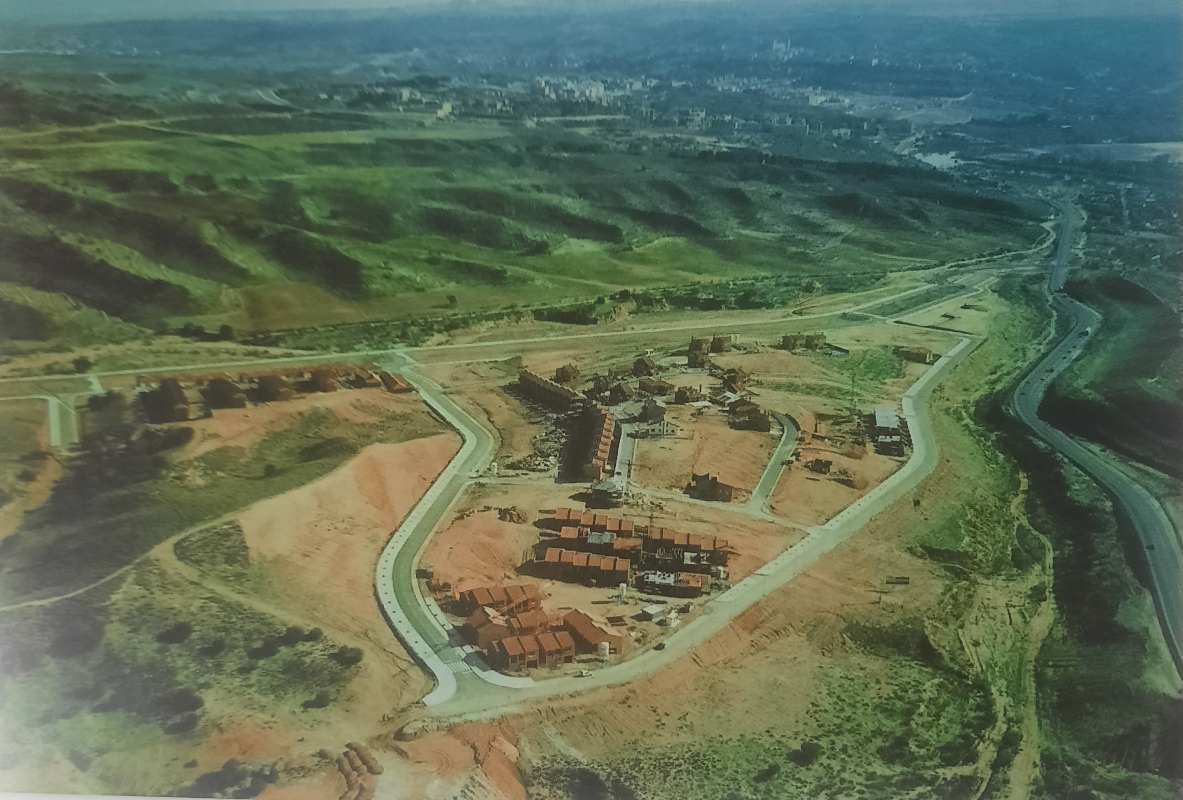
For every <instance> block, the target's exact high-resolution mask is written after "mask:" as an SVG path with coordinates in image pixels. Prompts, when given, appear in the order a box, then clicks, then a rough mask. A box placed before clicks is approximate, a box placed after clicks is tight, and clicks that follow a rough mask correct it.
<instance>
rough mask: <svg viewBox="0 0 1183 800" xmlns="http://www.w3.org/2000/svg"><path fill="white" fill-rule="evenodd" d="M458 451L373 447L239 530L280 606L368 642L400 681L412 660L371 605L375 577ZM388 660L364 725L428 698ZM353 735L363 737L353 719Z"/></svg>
mask: <svg viewBox="0 0 1183 800" xmlns="http://www.w3.org/2000/svg"><path fill="white" fill-rule="evenodd" d="M458 449H459V441H458V439H457V437H456V436H455V435H453V434H441V435H437V436H431V437H427V438H424V439H415V440H412V441H408V442H402V443H399V444H375V445H370V446H369V447H367V448H365V449H364V450H363V451H362V452H361V453H360V454H358V456H357V457H355V458H354V459H353V460H352V461H350V462H349V463H348V464H346V465H345V466H344V467H342V468H340V469H338V470H337V471H335V472H333V473H332V474H330V475H328V476H326V477H324V478H322V479H321V480H319V481H316V482H314V483H311V484H309V485H307V486H303V487H301V488H299V489H296V490H294V491H291V492H288V493H287V494H284V495H281V496H279V497H275V498H271V499H269V500H265V501H263V502H261V503H258V504H256V505H255V506H253V507H251V508H250V509H248V510H247V511H246V512H244V513H243V514H242V515H241V516H240V517H239V522H240V523H241V525H242V529H243V534H244V537H245V539H246V543H247V547H248V549H249V552H250V556H251V559H252V561H254V560H256V559H257V560H258V561H259V562H260V563H262V564H263V565H265V568H266V571H267V573H268V575H269V577H272V578H274V580H270V581H269V587H271V588H272V592H273V593H274V599H275V601H276V602H277V603H279V604H281V605H282V606H284V607H286V608H290V609H292V610H293V611H295V612H298V613H301V614H303V615H305V616H307V617H309V618H311V619H313V620H316V621H317V622H318V623H319V624H320V625H322V626H323V627H324V628H325V629H326V630H328V631H340V632H344V633H347V634H348V635H350V636H351V637H354V638H358V639H361V640H364V641H366V642H369V643H370V644H371V645H372V647H373V649H374V650H376V651H379V652H382V653H385V654H388V658H394V659H396V660H397V661H398V662H400V671H401V667H402V666H403V664H404V663H405V661H406V660H407V659H408V656H407V655H406V653H405V652H404V651H403V650H402V648H401V647H400V646H399V645H398V643H397V641H396V640H395V639H394V638H393V637H392V636H391V634H390V629H389V627H388V626H387V624H386V622H385V620H384V619H383V617H382V612H381V609H379V607H378V603H377V600H376V599H375V598H374V593H373V581H374V567H375V564H376V563H377V560H378V554H379V552H380V551H381V549H382V547H383V546H384V545H385V543H386V541H387V539H389V537H390V534H391V532H392V531H393V530H394V529H395V528H396V527H397V526H398V524H399V522H400V521H401V520H402V518H403V517H404V516H405V515H406V514H407V512H408V511H409V510H410V509H411V507H412V506H413V505H414V503H415V502H416V501H417V500H418V499H419V497H421V496H422V494H423V492H425V491H426V490H427V488H428V487H429V486H430V485H431V483H432V481H433V480H434V479H435V477H436V475H438V474H439V472H440V471H441V470H442V469H443V468H444V466H445V465H446V464H447V463H448V461H449V460H450V459H451V457H452V456H453V455H454V454H455V453H456V451H457V450H458ZM386 660H387V659H382V661H379V662H377V663H373V664H372V665H371V669H373V670H374V671H376V672H389V673H390V674H389V675H387V676H385V679H384V680H383V681H381V683H387V685H386V686H385V687H383V688H384V689H385V691H384V692H382V693H381V694H372V695H370V696H369V697H368V698H366V699H365V700H363V702H362V704H361V705H362V707H364V708H365V709H367V716H373V715H375V714H378V713H381V711H383V710H389V709H390V708H392V707H395V706H398V705H405V704H406V703H407V702H410V701H411V700H412V699H413V696H414V694H415V693H416V692H418V691H420V690H421V689H422V688H423V687H422V685H421V681H414V682H413V684H414V685H405V683H404V685H396V684H395V683H389V682H390V681H396V679H399V678H400V676H399V675H398V674H397V672H395V670H393V669H392V667H391V665H390V664H388V663H382V662H383V661H386ZM402 680H405V679H402ZM400 682H401V681H400ZM378 698H381V701H380V702H376V700H377V699H378ZM357 710H359V711H360V710H361V709H357ZM350 727H351V729H354V730H356V729H357V720H356V719H354V720H351V723H350Z"/></svg>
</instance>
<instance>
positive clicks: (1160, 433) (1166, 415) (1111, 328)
mask: <svg viewBox="0 0 1183 800" xmlns="http://www.w3.org/2000/svg"><path fill="white" fill-rule="evenodd" d="M1069 291H1070V292H1071V293H1072V294H1073V295H1074V296H1075V297H1076V298H1077V299H1079V300H1081V301H1082V302H1085V303H1088V304H1090V305H1093V306H1095V307H1096V308H1097V309H1098V310H1100V311H1101V312H1102V314H1104V321H1103V322H1102V324H1101V326H1100V329H1099V330H1097V331H1094V334H1093V336H1092V338H1091V340H1090V344H1089V348H1088V350H1087V351H1086V354H1085V356H1084V357H1083V358H1082V359H1079V362H1078V364H1077V365H1074V366H1073V367H1070V368H1069V369H1068V370H1067V371H1066V372H1065V373H1064V374H1063V375H1062V376H1061V377H1060V378H1059V379H1058V380H1057V381H1056V382H1055V383H1054V384H1053V385H1052V390H1051V391H1050V392H1048V395H1047V398H1046V399H1045V400H1044V403H1043V405H1042V406H1041V408H1040V413H1041V414H1042V415H1043V416H1044V417H1046V418H1047V419H1049V420H1051V421H1052V422H1054V424H1055V425H1056V426H1057V427H1059V428H1061V429H1064V430H1067V431H1070V432H1072V433H1075V434H1077V435H1080V436H1084V437H1086V438H1089V439H1092V440H1094V441H1097V442H1099V443H1101V444H1104V445H1105V446H1106V447H1109V448H1111V449H1113V450H1115V451H1116V452H1118V453H1122V454H1123V455H1126V456H1129V457H1130V458H1133V459H1135V460H1137V461H1141V462H1142V463H1145V464H1147V465H1149V466H1152V467H1154V468H1155V469H1158V470H1161V471H1162V472H1165V473H1167V474H1168V475H1171V476H1173V477H1175V478H1183V450H1181V448H1180V447H1179V442H1181V441H1183V376H1181V375H1180V373H1179V370H1178V359H1179V355H1180V353H1183V327H1181V325H1180V320H1179V316H1178V314H1176V313H1175V312H1174V311H1173V310H1172V309H1171V308H1170V307H1168V306H1167V305H1166V304H1164V303H1163V302H1162V301H1160V300H1159V299H1158V298H1157V297H1155V296H1154V295H1153V294H1151V293H1150V292H1149V291H1147V290H1146V289H1144V288H1142V287H1141V286H1139V285H1137V284H1136V283H1133V282H1132V281H1130V280H1128V279H1126V278H1123V277H1118V276H1112V275H1111V276H1102V277H1098V278H1095V279H1091V280H1088V281H1082V282H1073V283H1071V284H1070V285H1069Z"/></svg>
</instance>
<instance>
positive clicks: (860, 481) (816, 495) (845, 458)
mask: <svg viewBox="0 0 1183 800" xmlns="http://www.w3.org/2000/svg"><path fill="white" fill-rule="evenodd" d="M803 438H804V439H805V441H804V442H803V443H802V444H801V445H800V453H801V458H800V460H799V461H798V462H797V463H795V464H792V465H791V466H789V467H788V468H786V469H785V471H784V473H783V474H782V475H781V478H780V482H779V483H777V485H776V489H775V490H774V491H773V493H772V499H771V502H770V503H769V507H770V508H771V509H772V511H773V513H775V514H777V515H779V516H782V517H786V518H788V519H791V520H793V521H794V522H798V523H800V524H802V525H819V524H821V523H823V522H825V521H827V520H828V519H830V518H831V517H833V516H834V515H836V514H837V513H838V512H839V511H841V510H842V509H844V508H846V507H847V506H849V505H850V504H851V503H853V502H854V501H855V500H858V499H859V498H860V497H862V496H863V495H865V494H866V493H867V492H869V491H870V490H871V489H872V488H874V487H875V486H877V485H878V484H880V483H882V482H883V481H884V480H886V479H887V477H888V476H889V475H891V473H893V472H895V471H896V470H897V469H899V467H900V465H901V464H902V463H903V459H899V458H892V457H890V456H884V455H879V454H877V453H875V452H874V451H873V450H872V449H871V448H869V447H851V448H843V449H841V450H835V449H834V448H833V447H832V446H831V445H830V444H829V443H828V442H825V441H823V440H821V439H817V438H813V437H811V436H808V435H807V436H805V437H803ZM813 459H825V460H828V461H832V462H833V466H832V470H833V472H831V474H830V475H819V474H817V473H815V472H813V471H811V470H809V469H808V468H807V467H805V466H804V464H805V463H806V462H808V461H811V460H813ZM840 469H841V470H846V471H847V472H848V473H849V474H850V476H851V477H850V479H849V482H846V483H843V482H840V481H838V480H837V479H836V478H835V477H834V473H835V472H837V471H838V470H840Z"/></svg>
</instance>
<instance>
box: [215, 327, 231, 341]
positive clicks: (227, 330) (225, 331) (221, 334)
mask: <svg viewBox="0 0 1183 800" xmlns="http://www.w3.org/2000/svg"><path fill="white" fill-rule="evenodd" d="M218 338H219V339H221V340H222V341H224V342H231V341H234V329H233V328H231V327H230V326H229V325H223V326H222V327H220V328H218Z"/></svg>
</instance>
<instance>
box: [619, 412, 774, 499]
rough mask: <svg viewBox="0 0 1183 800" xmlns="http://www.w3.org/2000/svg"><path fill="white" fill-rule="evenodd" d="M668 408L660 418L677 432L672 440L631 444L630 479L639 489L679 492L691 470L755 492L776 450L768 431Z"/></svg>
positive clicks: (718, 415) (719, 416)
mask: <svg viewBox="0 0 1183 800" xmlns="http://www.w3.org/2000/svg"><path fill="white" fill-rule="evenodd" d="M697 411H698V409H696V408H694V407H692V406H682V405H671V406H670V407H669V410H668V412H667V413H666V419H667V420H669V421H670V422H673V423H674V424H675V425H677V426H678V427H679V428H680V429H681V430H680V432H679V434H678V435H677V436H670V437H666V438H662V439H640V440H638V441H637V451H636V458H635V461H634V463H633V478H634V479H635V480H636V481H637V483H638V484H640V485H641V486H647V487H651V488H654V489H668V490H673V491H681V490H682V489H684V488H685V487H686V485H687V484H688V483H690V474H691V473H692V472H697V473H703V472H709V473H710V474H712V475H718V476H719V479H720V480H722V481H723V482H725V483H728V484H730V485H732V486H736V487H738V488H740V489H743V490H745V491H747V492H751V491H752V490H753V489H755V488H756V484H757V483H759V482H760V475H761V474H763V472H764V467H765V466H766V465H767V464H768V459H769V457H771V455H772V451H773V450H774V449H775V448H776V442H777V440H776V438H775V437H774V436H772V435H771V434H769V433H762V432H759V431H748V430H737V429H735V428H732V427H731V426H730V425H729V424H728V422H727V415H726V413H725V412H720V411H719V410H718V409H714V408H711V409H707V410H706V411H705V412H704V413H702V414H701V415H697V416H696V414H695V412H697Z"/></svg>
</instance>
